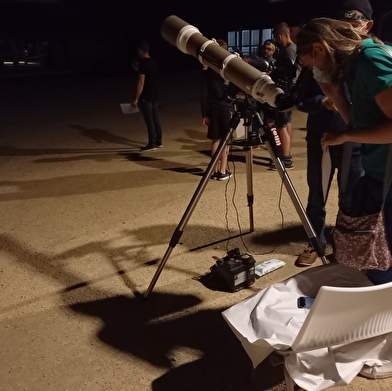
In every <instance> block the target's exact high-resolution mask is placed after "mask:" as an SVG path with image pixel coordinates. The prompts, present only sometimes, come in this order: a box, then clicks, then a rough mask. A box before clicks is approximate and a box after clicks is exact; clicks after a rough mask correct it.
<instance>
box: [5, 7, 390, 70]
mask: <svg viewBox="0 0 392 391" xmlns="http://www.w3.org/2000/svg"><path fill="white" fill-rule="evenodd" d="M371 3H372V5H373V9H374V14H373V16H374V17H373V19H374V20H375V27H374V29H373V32H374V33H375V34H376V35H378V36H379V37H381V38H384V39H388V40H392V38H390V37H391V36H392V11H391V10H392V0H372V2H371ZM340 4H341V0H328V1H327V0H326V1H316V0H281V1H279V0H278V1H276V0H275V1H274V0H272V1H267V0H236V1H234V0H226V1H224V0H197V1H187V0H138V1H136V0H0V63H1V67H0V74H2V75H14V74H21V73H26V72H27V73H29V74H33V73H37V72H40V73H42V72H46V73H48V72H49V73H50V72H57V73H58V72H76V71H78V72H80V71H82V72H91V73H106V72H113V71H115V72H117V73H118V72H120V73H121V72H123V73H129V72H132V67H131V61H132V58H133V57H134V55H135V50H134V47H135V43H136V42H138V41H139V40H140V39H142V38H143V39H148V40H149V41H150V43H151V55H152V56H154V57H156V58H157V59H158V61H159V62H160V65H161V67H162V69H163V70H176V69H183V68H187V67H196V66H198V64H197V61H195V60H194V59H192V58H190V57H189V56H184V54H182V53H181V52H179V51H178V50H177V49H176V48H173V47H171V45H169V44H168V43H167V42H166V41H164V40H163V38H162V37H161V34H160V29H161V25H162V22H163V21H164V19H165V18H166V17H167V16H169V15H172V14H174V15H177V16H179V17H180V18H182V19H184V20H185V21H186V22H188V23H190V24H193V25H194V26H196V27H197V28H198V29H199V30H200V31H201V32H202V34H203V35H205V36H206V37H210V38H211V37H226V36H227V32H228V31H230V30H236V29H262V28H271V27H273V26H274V25H275V24H276V23H279V22H281V21H285V22H287V23H288V24H289V25H290V26H300V25H301V24H303V23H305V22H306V21H307V20H309V19H311V18H312V17H318V16H330V17H334V16H335V15H336V13H337V10H338V9H339V5H340ZM4 61H6V62H7V61H8V66H4V65H3V64H4ZM9 62H11V64H9Z"/></svg>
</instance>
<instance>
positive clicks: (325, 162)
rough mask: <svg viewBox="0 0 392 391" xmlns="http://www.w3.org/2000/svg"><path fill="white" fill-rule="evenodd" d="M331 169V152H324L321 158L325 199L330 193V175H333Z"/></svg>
mask: <svg viewBox="0 0 392 391" xmlns="http://www.w3.org/2000/svg"><path fill="white" fill-rule="evenodd" d="M331 169H332V164H331V155H330V154H329V151H327V152H324V153H323V157H322V159H321V173H322V177H321V181H322V184H323V195H324V201H326V200H327V195H328V190H329V177H330V176H331Z"/></svg>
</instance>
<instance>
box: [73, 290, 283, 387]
mask: <svg viewBox="0 0 392 391" xmlns="http://www.w3.org/2000/svg"><path fill="white" fill-rule="evenodd" d="M199 302H200V300H199V299H197V298H196V297H194V296H181V295H175V294H163V293H153V294H152V295H151V296H150V297H149V299H148V301H147V302H143V301H141V300H138V299H132V298H127V297H125V296H118V297H112V298H107V299H103V300H98V301H92V302H84V303H76V304H72V305H71V306H70V307H71V309H72V310H74V311H76V312H77V313H80V314H84V315H87V316H92V317H98V318H100V319H101V320H102V322H103V327H102V329H101V330H99V332H98V338H99V339H100V340H101V341H102V342H104V343H106V344H108V345H109V346H111V347H114V348H116V349H118V350H119V351H122V352H125V353H129V354H132V355H133V356H135V357H137V358H139V359H141V360H144V361H146V362H148V363H149V364H151V365H153V366H155V367H160V368H163V369H167V372H166V373H165V374H164V375H163V376H161V377H160V378H158V379H156V380H154V382H153V386H152V389H153V390H155V391H167V390H170V391H183V390H187V391H191V390H195V391H196V390H197V391H200V390H203V391H209V390H211V391H212V390H214V391H217V390H222V391H223V390H238V391H240V390H241V391H245V390H253V388H252V387H254V385H253V384H251V382H250V380H251V379H250V377H249V372H250V370H251V364H250V360H249V358H248V357H247V355H246V353H245V352H244V350H243V349H242V347H241V345H240V343H239V341H238V340H237V339H236V338H235V336H234V335H233V333H232V331H231V330H230V328H229V327H228V325H227V324H226V323H225V321H224V319H223V317H222V315H221V312H222V311H223V309H216V310H203V311H198V312H196V313H191V314H189V311H187V312H188V314H186V313H181V312H180V310H182V309H186V308H189V307H191V306H193V305H197V304H198V303H199ZM189 352H191V353H189ZM265 365H266V366H267V367H268V373H269V376H268V377H265V376H264V377H263V380H262V382H259V381H258V382H257V383H258V384H257V389H258V390H261V389H263V388H262V387H261V386H262V385H265V386H267V385H268V387H270V386H271V385H274V384H278V383H280V382H281V381H282V380H283V370H282V367H280V368H278V369H275V370H274V369H273V368H272V369H271V368H269V366H270V364H269V363H266V364H264V365H263V366H264V369H263V370H262V372H264V370H265ZM255 374H256V377H259V376H262V373H260V370H259V369H258V370H257V371H256V372H255ZM271 375H273V376H271ZM254 389H255V390H256V388H254Z"/></svg>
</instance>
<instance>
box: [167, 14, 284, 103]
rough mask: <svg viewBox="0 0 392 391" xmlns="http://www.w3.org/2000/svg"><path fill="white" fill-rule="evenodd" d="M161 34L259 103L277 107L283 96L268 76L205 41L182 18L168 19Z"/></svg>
mask: <svg viewBox="0 0 392 391" xmlns="http://www.w3.org/2000/svg"><path fill="white" fill-rule="evenodd" d="M161 33H162V36H163V38H164V39H165V40H166V41H168V42H169V43H171V44H172V45H174V46H176V47H177V48H178V49H180V50H181V51H182V52H183V53H186V54H190V55H192V56H193V57H195V58H197V59H198V60H199V61H200V62H201V63H202V64H203V65H205V66H207V67H209V68H211V69H213V70H214V71H215V72H218V73H219V74H220V75H221V76H222V77H223V78H224V79H226V80H229V81H230V82H232V83H233V84H235V85H236V86H237V87H238V88H240V89H241V90H243V91H244V92H245V93H246V94H249V95H251V96H253V98H255V99H256V100H258V101H259V102H261V103H268V104H269V105H271V106H273V107H276V102H277V100H278V99H277V98H278V97H280V96H282V95H284V93H283V90H282V89H281V88H279V87H278V86H277V85H276V84H275V83H274V82H273V81H272V79H271V78H270V77H269V76H268V75H267V74H265V73H263V72H260V71H259V70H258V69H256V68H254V67H253V66H251V65H249V64H247V63H246V62H245V61H243V60H242V59H241V58H240V57H239V55H237V54H233V53H230V52H228V51H227V50H225V49H223V48H222V47H220V46H219V45H218V43H217V42H216V41H215V40H211V39H208V38H206V37H204V36H203V35H202V34H201V33H200V31H199V30H198V29H197V28H196V27H194V26H192V25H190V24H188V23H186V22H185V21H184V20H182V19H180V18H179V17H177V16H175V15H171V16H169V17H167V18H166V19H165V20H164V22H163V25H162V30H161Z"/></svg>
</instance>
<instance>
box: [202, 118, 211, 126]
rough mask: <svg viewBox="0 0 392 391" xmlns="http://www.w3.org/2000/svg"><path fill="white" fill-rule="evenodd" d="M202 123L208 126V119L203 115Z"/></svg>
mask: <svg viewBox="0 0 392 391" xmlns="http://www.w3.org/2000/svg"><path fill="white" fill-rule="evenodd" d="M203 125H205V126H210V119H209V118H208V117H203Z"/></svg>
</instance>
